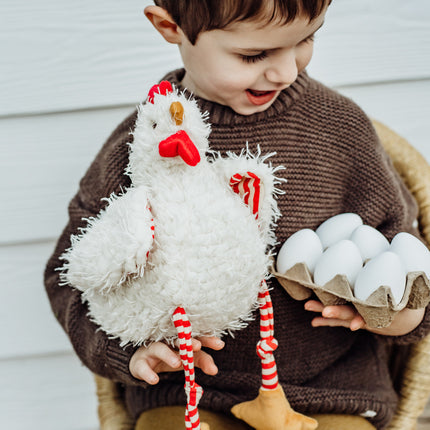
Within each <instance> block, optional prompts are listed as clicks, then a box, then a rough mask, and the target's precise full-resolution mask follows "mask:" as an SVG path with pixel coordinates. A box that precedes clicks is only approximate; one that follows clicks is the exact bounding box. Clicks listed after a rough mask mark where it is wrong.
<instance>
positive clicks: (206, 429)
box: [200, 423, 210, 430]
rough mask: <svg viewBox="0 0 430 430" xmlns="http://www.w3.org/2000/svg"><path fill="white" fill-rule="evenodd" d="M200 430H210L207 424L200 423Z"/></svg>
mask: <svg viewBox="0 0 430 430" xmlns="http://www.w3.org/2000/svg"><path fill="white" fill-rule="evenodd" d="M200 430H210V427H209V424H207V423H200Z"/></svg>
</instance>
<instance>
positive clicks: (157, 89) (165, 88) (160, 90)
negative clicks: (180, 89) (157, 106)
mask: <svg viewBox="0 0 430 430" xmlns="http://www.w3.org/2000/svg"><path fill="white" fill-rule="evenodd" d="M171 92H173V88H172V84H171V83H170V82H169V81H161V82H160V83H159V84H157V85H154V86H152V87H151V89H150V90H149V92H148V102H149V103H154V94H161V95H163V96H165V95H166V94H168V93H171Z"/></svg>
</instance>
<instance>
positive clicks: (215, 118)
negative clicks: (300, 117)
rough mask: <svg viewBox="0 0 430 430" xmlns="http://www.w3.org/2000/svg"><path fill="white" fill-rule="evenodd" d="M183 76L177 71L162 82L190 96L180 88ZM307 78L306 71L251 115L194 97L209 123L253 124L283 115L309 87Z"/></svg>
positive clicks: (180, 70) (184, 89) (182, 70)
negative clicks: (265, 105)
mask: <svg viewBox="0 0 430 430" xmlns="http://www.w3.org/2000/svg"><path fill="white" fill-rule="evenodd" d="M184 75H185V70H184V69H177V70H174V71H172V72H170V73H169V74H167V75H166V76H165V77H164V78H163V80H168V81H170V82H171V83H172V84H174V85H175V86H176V87H177V88H179V89H180V90H181V91H185V92H186V93H187V94H188V95H191V93H190V92H188V91H187V89H186V88H184V87H183V86H182V79H183V77H184ZM309 81H310V79H309V76H308V75H307V73H306V71H303V72H302V73H300V74H299V76H298V77H297V79H296V80H295V82H294V83H293V84H292V85H291V86H289V87H288V88H286V89H285V90H284V91H282V92H281V93H280V94H279V96H278V97H277V99H276V100H275V101H274V102H273V103H272V105H271V106H270V107H269V108H268V109H266V110H265V111H263V112H258V113H255V114H253V115H240V114H238V113H236V112H234V111H233V110H232V109H230V108H229V107H227V106H223V105H220V104H218V103H214V102H211V101H209V100H205V99H202V98H199V97H195V98H196V100H197V103H198V104H199V107H200V109H201V111H202V112H206V111H207V112H208V113H209V115H210V122H211V123H212V124H219V125H235V124H247V123H255V122H258V121H264V120H266V119H268V118H270V117H273V116H277V115H280V114H283V113H285V112H286V111H287V110H288V109H290V107H291V106H292V105H293V104H294V103H296V101H297V100H298V99H299V98H300V97H301V96H302V95H303V93H304V92H305V91H306V89H307V87H308V86H309Z"/></svg>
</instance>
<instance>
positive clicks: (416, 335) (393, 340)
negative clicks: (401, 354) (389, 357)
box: [377, 305, 430, 345]
mask: <svg viewBox="0 0 430 430" xmlns="http://www.w3.org/2000/svg"><path fill="white" fill-rule="evenodd" d="M429 333H430V305H429V306H427V307H426V310H425V312H424V317H423V319H422V321H421V322H420V323H419V324H418V326H417V327H416V328H414V329H413V330H412V331H411V332H409V333H406V334H404V335H402V336H382V335H377V336H378V337H379V338H383V339H385V341H387V342H388V343H390V344H396V345H409V344H412V343H417V342H419V341H420V340H422V339H423V338H424V337H426V336H427V335H428V334H429Z"/></svg>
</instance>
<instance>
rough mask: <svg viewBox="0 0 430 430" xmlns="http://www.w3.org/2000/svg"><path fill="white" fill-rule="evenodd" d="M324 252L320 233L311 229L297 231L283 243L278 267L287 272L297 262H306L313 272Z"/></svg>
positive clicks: (277, 262)
mask: <svg viewBox="0 0 430 430" xmlns="http://www.w3.org/2000/svg"><path fill="white" fill-rule="evenodd" d="M322 252H323V249H322V245H321V241H320V239H319V237H318V235H317V234H316V233H315V232H314V231H313V230H311V229H309V228H305V229H303V230H299V231H296V232H295V233H294V234H292V235H291V236H290V237H289V238H288V239H287V240H286V241H285V242H284V244H283V245H282V247H281V249H280V250H279V253H278V258H277V261H276V267H277V269H278V272H279V273H285V272H286V271H287V270H288V269H290V268H291V267H293V266H294V265H295V264H297V263H305V264H306V266H307V267H308V269H309V271H310V272H311V273H313V271H314V268H315V264H316V262H317V260H318V258H319V257H321V254H322Z"/></svg>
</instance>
